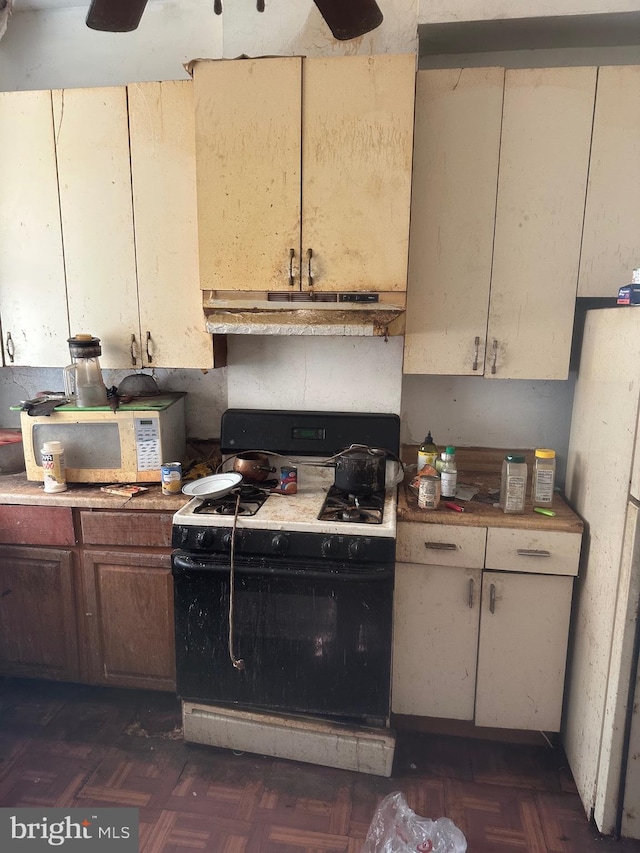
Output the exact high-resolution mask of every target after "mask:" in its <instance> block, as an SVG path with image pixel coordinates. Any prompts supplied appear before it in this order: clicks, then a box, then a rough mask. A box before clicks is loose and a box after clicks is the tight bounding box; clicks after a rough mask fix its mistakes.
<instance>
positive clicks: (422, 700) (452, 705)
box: [391, 563, 482, 720]
mask: <svg viewBox="0 0 640 853" xmlns="http://www.w3.org/2000/svg"><path fill="white" fill-rule="evenodd" d="M481 576H482V573H481V570H480V569H463V568H453V567H451V566H425V565H419V564H417V563H397V564H396V578H395V591H394V616H393V682H392V694H391V708H392V710H393V712H394V713H396V714H415V715H418V716H421V717H446V718H448V719H454V720H472V719H473V711H474V697H475V687H476V656H477V648H478V622H479V617H480V585H481Z"/></svg>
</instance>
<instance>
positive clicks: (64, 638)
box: [0, 545, 79, 681]
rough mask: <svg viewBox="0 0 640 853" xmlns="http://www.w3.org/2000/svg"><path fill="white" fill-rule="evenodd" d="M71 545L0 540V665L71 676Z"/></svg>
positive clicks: (27, 673)
mask: <svg viewBox="0 0 640 853" xmlns="http://www.w3.org/2000/svg"><path fill="white" fill-rule="evenodd" d="M72 571H73V555H72V553H71V551H67V550H61V549H57V548H21V547H8V546H6V545H2V546H0V671H1V672H3V673H4V674H6V675H15V676H22V677H27V678H51V679H56V680H60V681H77V680H78V677H79V670H78V640H77V627H76V616H75V604H74V584H73V578H72Z"/></svg>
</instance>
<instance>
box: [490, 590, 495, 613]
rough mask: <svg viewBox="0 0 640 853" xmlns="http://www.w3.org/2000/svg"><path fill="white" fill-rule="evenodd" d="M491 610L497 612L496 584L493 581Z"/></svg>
mask: <svg viewBox="0 0 640 853" xmlns="http://www.w3.org/2000/svg"><path fill="white" fill-rule="evenodd" d="M489 611H490V612H491V613H495V612H496V585H495V584H494V583H492V584H491V585H490V586H489Z"/></svg>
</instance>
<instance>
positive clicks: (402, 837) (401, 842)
mask: <svg viewBox="0 0 640 853" xmlns="http://www.w3.org/2000/svg"><path fill="white" fill-rule="evenodd" d="M466 849H467V840H466V838H465V837H464V835H463V834H462V832H461V831H460V830H459V829H458V827H457V826H456V825H455V823H453V821H451V820H449V818H447V817H439V818H438V819H437V820H430V819H429V818H426V817H420V815H417V814H416V813H415V812H414V811H413V810H412V809H410V808H409V806H408V804H407V801H406V799H405V797H404V794H402V793H400V792H399V791H396V792H395V793H394V794H389V795H388V796H387V797H385V798H384V800H382V802H381V803H380V805H379V806H378V808H377V810H376V813H375V815H374V816H373V820H372V821H371V826H370V827H369V831H368V832H367V837H366V839H365V842H364V847H363V848H362V851H361V853H465V851H466Z"/></svg>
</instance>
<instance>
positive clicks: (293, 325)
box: [203, 291, 405, 338]
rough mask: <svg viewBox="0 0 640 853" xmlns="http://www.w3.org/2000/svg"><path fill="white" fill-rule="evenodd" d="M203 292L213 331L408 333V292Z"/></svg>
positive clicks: (210, 328) (345, 333) (224, 332)
mask: <svg viewBox="0 0 640 853" xmlns="http://www.w3.org/2000/svg"><path fill="white" fill-rule="evenodd" d="M203 295H204V301H203V306H204V312H205V316H206V328H207V331H208V332H210V333H211V334H214V335H338V336H362V337H372V336H374V335H379V336H381V337H385V338H386V337H388V336H390V335H402V334H404V313H405V295H404V293H401V294H400V293H399V294H388V293H385V294H361V293H359V294H335V293H334V294H328V293H322V294H269V297H270V298H267V299H265V298H264V294H256V297H257V298H256V297H252V296H251V295H249V294H245V295H240V294H235V293H233V294H232V293H230V294H229V295H228V297H224V298H222V297H221V294H220V292H219V291H218V292H217V293H216V298H212V297H207V292H206V291H205V292H204V294H203ZM383 299H384V301H383ZM389 299H390V300H391V301H387V300H389Z"/></svg>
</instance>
